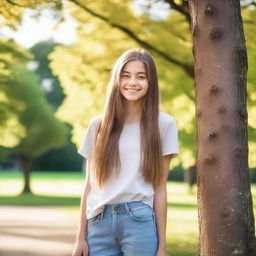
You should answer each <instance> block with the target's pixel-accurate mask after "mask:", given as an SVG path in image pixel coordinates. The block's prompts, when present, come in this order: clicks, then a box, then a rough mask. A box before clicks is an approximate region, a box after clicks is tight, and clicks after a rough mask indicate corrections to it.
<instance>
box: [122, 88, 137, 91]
mask: <svg viewBox="0 0 256 256" xmlns="http://www.w3.org/2000/svg"><path fill="white" fill-rule="evenodd" d="M125 90H126V91H140V90H141V89H135V88H125Z"/></svg>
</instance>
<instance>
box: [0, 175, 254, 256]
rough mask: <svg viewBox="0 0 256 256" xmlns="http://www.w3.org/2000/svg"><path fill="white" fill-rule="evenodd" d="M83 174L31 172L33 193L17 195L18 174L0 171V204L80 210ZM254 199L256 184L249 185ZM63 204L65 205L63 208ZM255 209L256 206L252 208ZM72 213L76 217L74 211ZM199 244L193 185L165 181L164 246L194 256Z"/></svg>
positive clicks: (174, 254) (178, 255) (181, 255)
mask: <svg viewBox="0 0 256 256" xmlns="http://www.w3.org/2000/svg"><path fill="white" fill-rule="evenodd" d="M83 186H84V175H83V174H80V173H56V172H44V173H41V172H40V173H39V172H33V173H32V175H31V188H32V191H33V194H32V195H30V194H28V195H26V194H23V195H19V193H20V192H21V191H22V187H23V180H22V174H21V173H0V205H34V206H37V205H40V206H41V205H44V206H45V205H46V206H59V207H60V208H61V209H63V210H65V211H70V212H71V213H77V212H78V211H79V203H80V195H81V193H82V191H83ZM252 193H253V197H254V201H256V186H255V185H253V186H252ZM63 206H65V207H63ZM254 208H256V206H255V207H254ZM74 216H77V215H75V214H74ZM197 244H198V215H197V201H196V188H194V191H193V192H192V193H188V188H187V186H186V185H185V184H183V183H178V182H169V183H168V216H167V248H168V252H169V253H171V254H172V256H194V255H196V254H197Z"/></svg>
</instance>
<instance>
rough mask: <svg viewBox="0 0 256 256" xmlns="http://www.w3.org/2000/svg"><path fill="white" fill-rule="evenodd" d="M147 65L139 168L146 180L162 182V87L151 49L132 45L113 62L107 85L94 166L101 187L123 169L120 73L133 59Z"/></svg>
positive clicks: (157, 183)
mask: <svg viewBox="0 0 256 256" xmlns="http://www.w3.org/2000/svg"><path fill="white" fill-rule="evenodd" d="M136 60H138V61H140V62H142V63H143V64H144V65H145V69H146V75H147V79H148V91H147V94H146V95H145V96H144V98H143V104H142V114H141V120H140V134H141V135H140V136H141V149H142V150H141V155H140V171H141V172H142V176H143V178H144V180H145V182H146V183H150V184H152V185H153V186H157V185H159V183H160V181H161V177H162V175H163V168H162V150H161V139H160V132H159V126H158V116H159V87H158V79H157V71H156V65H155V62H154V59H153V57H152V56H151V54H150V53H149V52H147V51H146V50H144V49H140V48H132V49H129V50H128V51H126V52H124V53H123V54H122V55H121V56H120V57H119V58H118V59H117V61H116V63H115V64H114V67H113V69H112V73H111V79H110V82H109V86H108V92H107V98H106V103H105V107H104V113H103V117H102V120H101V122H100V124H99V126H98V130H97V132H96V136H95V137H96V138H95V147H94V152H93V158H92V167H93V170H94V175H95V178H96V181H97V183H98V185H99V186H100V187H102V186H103V185H104V184H105V183H106V181H107V180H108V178H109V177H110V176H111V175H114V174H116V175H118V173H119V170H120V157H119V138H120V135H121V132H122V129H123V126H124V122H125V116H124V113H125V109H124V98H123V95H122V94H121V92H120V76H121V72H122V70H123V68H124V66H125V65H126V64H127V63H128V62H130V61H136Z"/></svg>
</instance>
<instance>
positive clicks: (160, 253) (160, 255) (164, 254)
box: [156, 250, 171, 256]
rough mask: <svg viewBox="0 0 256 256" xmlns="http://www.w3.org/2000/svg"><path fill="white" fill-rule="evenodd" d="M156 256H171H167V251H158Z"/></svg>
mask: <svg viewBox="0 0 256 256" xmlns="http://www.w3.org/2000/svg"><path fill="white" fill-rule="evenodd" d="M156 256H171V255H170V254H167V252H166V251H165V250H158V251H157V253H156Z"/></svg>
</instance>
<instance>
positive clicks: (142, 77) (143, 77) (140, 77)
mask: <svg viewBox="0 0 256 256" xmlns="http://www.w3.org/2000/svg"><path fill="white" fill-rule="evenodd" d="M138 78H139V79H145V78H146V77H145V76H139V77H138Z"/></svg>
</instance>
